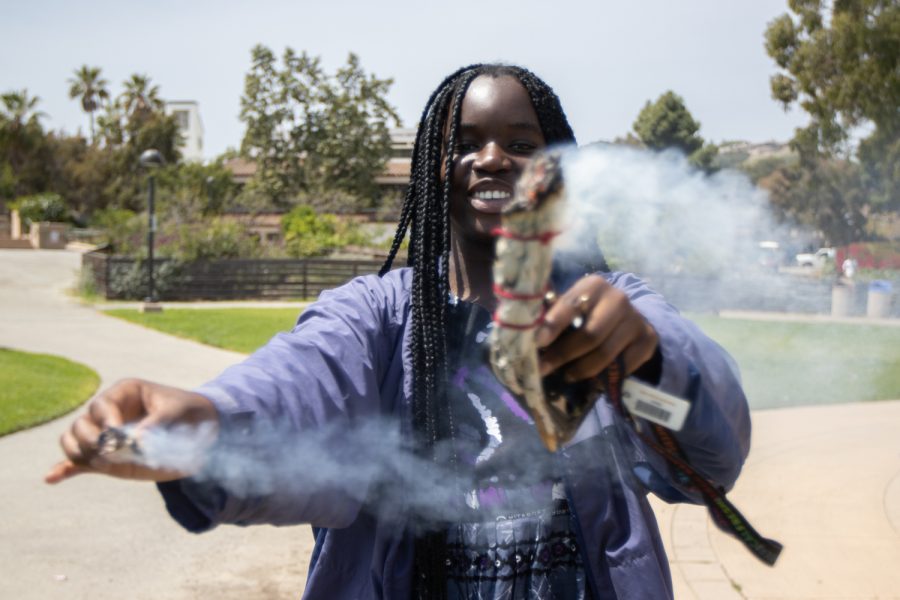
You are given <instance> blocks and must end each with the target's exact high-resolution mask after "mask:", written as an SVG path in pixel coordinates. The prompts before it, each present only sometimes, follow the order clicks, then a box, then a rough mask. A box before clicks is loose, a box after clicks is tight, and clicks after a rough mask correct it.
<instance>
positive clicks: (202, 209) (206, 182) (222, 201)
mask: <svg viewBox="0 0 900 600" xmlns="http://www.w3.org/2000/svg"><path fill="white" fill-rule="evenodd" d="M237 193H238V188H237V185H236V184H235V183H234V181H233V180H232V176H231V172H230V171H228V169H226V168H225V167H224V166H222V163H221V162H219V161H216V162H212V163H209V164H206V165H204V164H200V163H195V162H188V163H178V164H174V165H168V166H166V167H163V168H162V169H158V170H157V172H156V211H157V214H158V215H160V219H162V220H166V221H172V222H174V223H176V224H179V225H181V224H185V223H193V222H198V221H201V220H204V219H205V218H207V217H211V216H214V215H219V214H221V213H222V212H223V211H224V210H226V209H227V208H230V207H231V206H232V205H233V203H234V200H235V197H236V196H237Z"/></svg>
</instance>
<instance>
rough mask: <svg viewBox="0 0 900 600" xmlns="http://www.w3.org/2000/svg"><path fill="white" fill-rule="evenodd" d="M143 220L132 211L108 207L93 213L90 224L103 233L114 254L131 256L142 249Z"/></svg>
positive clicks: (143, 236) (143, 235) (144, 225)
mask: <svg viewBox="0 0 900 600" xmlns="http://www.w3.org/2000/svg"><path fill="white" fill-rule="evenodd" d="M145 219H146V217H145V218H141V216H140V215H138V214H137V213H135V212H134V211H130V210H128V209H125V208H113V207H110V208H105V209H102V210H98V211H97V212H95V213H94V215H93V217H92V218H91V224H92V225H94V226H95V227H98V228H100V229H102V230H103V231H104V232H105V234H106V241H107V242H108V243H109V245H110V246H112V247H113V249H114V250H115V252H116V254H121V255H125V256H132V255H135V254H137V253H138V252H140V251H141V250H142V249H143V248H144V243H145V236H146V223H145Z"/></svg>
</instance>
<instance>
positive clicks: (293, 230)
mask: <svg viewBox="0 0 900 600" xmlns="http://www.w3.org/2000/svg"><path fill="white" fill-rule="evenodd" d="M281 228H282V230H283V231H284V246H285V250H286V252H287V253H288V255H290V256H293V257H295V258H304V257H311V256H322V255H323V254H327V253H328V252H330V251H332V250H336V249H338V248H341V247H343V246H348V245H354V244H359V245H364V244H367V243H368V241H369V240H368V238H367V237H366V235H365V234H364V233H363V232H362V231H361V230H360V228H359V225H358V224H356V223H354V222H352V221H349V220H340V219H338V218H337V217H336V216H334V215H330V214H321V215H320V214H317V213H316V211H315V210H314V209H313V208H312V207H311V206H306V205H303V206H297V207H294V209H293V210H292V211H291V212H289V213H288V214H286V215H285V216H284V217H282V219H281Z"/></svg>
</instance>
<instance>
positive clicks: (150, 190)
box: [139, 148, 163, 312]
mask: <svg viewBox="0 0 900 600" xmlns="http://www.w3.org/2000/svg"><path fill="white" fill-rule="evenodd" d="M139 162H140V164H141V166H142V167H144V168H145V169H147V171H148V174H149V177H148V179H147V280H148V284H147V297H146V298H145V299H144V304H143V305H142V306H141V310H142V311H143V312H156V311H159V310H161V307H160V306H159V305H158V304H157V303H156V290H155V289H154V288H153V235H154V233H156V213H155V206H154V202H155V200H156V198H155V194H156V181H155V179H154V177H153V170H154V169H156V168H157V167H160V166H162V164H163V158H162V155H161V154H160V153H159V150H155V149H153V148H150V149H148V150H144V152H143V153H142V154H141V158H140V159H139Z"/></svg>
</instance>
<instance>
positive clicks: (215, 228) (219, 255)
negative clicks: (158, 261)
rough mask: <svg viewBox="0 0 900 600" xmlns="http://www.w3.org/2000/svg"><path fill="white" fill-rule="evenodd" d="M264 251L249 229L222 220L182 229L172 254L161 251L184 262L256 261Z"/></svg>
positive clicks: (181, 227) (170, 248) (169, 247)
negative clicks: (227, 259)
mask: <svg viewBox="0 0 900 600" xmlns="http://www.w3.org/2000/svg"><path fill="white" fill-rule="evenodd" d="M260 252H261V249H260V245H259V240H258V239H257V238H255V237H252V236H251V235H250V234H249V233H248V232H247V228H246V226H244V225H243V224H241V223H238V222H235V221H227V220H224V219H221V218H214V219H211V220H209V221H203V222H198V223H192V224H189V225H181V226H179V228H178V235H177V238H176V239H175V240H174V241H173V242H171V243H169V245H168V251H167V249H166V248H162V249H161V253H163V254H167V255H169V256H171V257H173V258H177V259H178V260H180V261H184V262H190V261H195V260H217V259H224V258H256V257H257V256H259V255H260Z"/></svg>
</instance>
